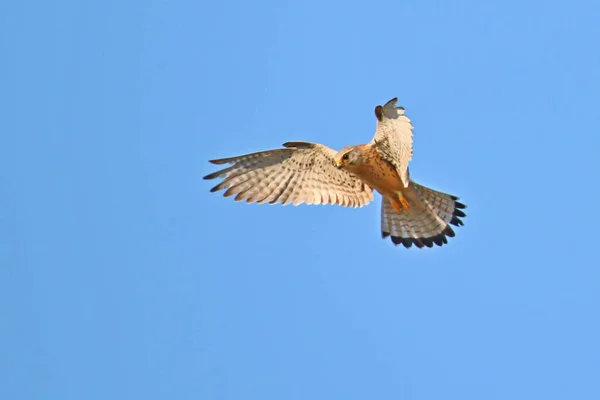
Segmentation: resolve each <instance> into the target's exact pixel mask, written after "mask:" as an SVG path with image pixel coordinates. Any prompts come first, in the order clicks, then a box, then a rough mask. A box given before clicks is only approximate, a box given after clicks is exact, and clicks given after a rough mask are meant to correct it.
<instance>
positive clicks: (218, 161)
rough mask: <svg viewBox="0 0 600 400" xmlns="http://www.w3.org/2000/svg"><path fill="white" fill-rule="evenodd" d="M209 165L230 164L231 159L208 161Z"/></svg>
mask: <svg viewBox="0 0 600 400" xmlns="http://www.w3.org/2000/svg"><path fill="white" fill-rule="evenodd" d="M208 162H209V163H211V164H217V165H219V164H226V163H227V162H229V158H219V159H218V160H208Z"/></svg>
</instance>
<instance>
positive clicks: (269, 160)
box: [204, 142, 373, 207]
mask: <svg viewBox="0 0 600 400" xmlns="http://www.w3.org/2000/svg"><path fill="white" fill-rule="evenodd" d="M283 146H284V147H285V148H284V149H275V150H267V151H261V152H258V153H252V154H246V155H242V156H237V157H231V158H222V159H219V160H211V161H210V162H211V163H213V164H218V165H219V164H232V165H231V166H229V167H227V168H225V169H222V170H220V171H217V172H214V173H212V174H210V175H207V176H205V177H204V179H214V178H223V181H222V182H221V183H219V184H218V185H217V186H215V187H213V188H212V189H211V192H215V191H218V190H222V189H227V190H226V191H225V193H224V194H223V195H224V196H225V197H227V196H233V195H235V198H234V199H235V200H236V201H240V200H245V201H246V202H247V203H254V202H256V203H258V204H263V203H271V204H274V203H281V204H283V205H287V204H294V205H298V204H302V203H306V204H338V205H341V206H345V207H362V206H364V205H367V204H369V203H370V202H371V201H372V200H373V192H372V190H371V188H370V187H369V186H367V185H366V184H365V183H364V182H363V181H362V180H360V179H359V178H358V177H357V176H355V175H353V174H351V173H349V172H347V171H344V170H342V169H338V168H337V167H336V166H335V162H334V156H335V154H336V152H335V150H333V149H331V148H329V147H327V146H324V145H321V144H316V143H309V142H288V143H284V144H283Z"/></svg>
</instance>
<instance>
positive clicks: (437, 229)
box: [204, 98, 466, 248]
mask: <svg viewBox="0 0 600 400" xmlns="http://www.w3.org/2000/svg"><path fill="white" fill-rule="evenodd" d="M397 102H398V99H397V98H394V99H392V100H390V101H388V102H387V103H386V104H385V105H384V106H380V105H379V106H377V107H375V116H376V117H377V129H376V131H375V137H373V139H372V140H371V141H370V142H369V143H368V144H361V145H357V146H347V147H344V148H343V149H341V150H340V151H338V152H336V151H335V150H333V149H331V148H329V147H327V146H324V145H322V144H317V143H309V142H287V143H284V144H283V146H284V147H285V148H281V149H275V150H267V151H261V152H258V153H252V154H246V155H242V156H237V157H230V158H222V159H219V160H211V161H210V162H211V163H213V164H231V166H229V167H227V168H224V169H222V170H220V171H217V172H214V173H212V174H210V175H207V176H205V177H204V179H214V178H223V181H222V182H221V183H219V184H218V185H217V186H215V187H213V188H212V189H211V192H215V191H218V190H222V189H227V190H226V191H225V193H224V194H223V195H224V196H225V197H227V196H233V195H235V200H236V201H240V200H246V202H247V203H253V202H256V203H258V204H263V203H271V204H274V203H282V204H283V205H287V204H293V205H298V204H301V203H306V204H338V205H341V206H345V207H362V206H365V205H367V204H368V203H370V202H371V201H372V200H373V191H372V189H375V190H376V191H377V192H379V193H380V194H381V196H382V197H383V200H382V206H381V233H382V237H383V238H386V237H388V236H389V237H390V238H391V240H392V242H393V243H394V244H395V245H399V244H402V245H404V246H405V247H407V248H408V247H411V246H412V245H413V244H414V245H415V246H417V247H419V248H423V247H425V246H427V247H433V245H434V244H436V245H438V246H442V245H443V244H445V243H448V240H447V238H446V237H447V236H448V237H454V231H453V230H452V228H451V227H450V225H455V226H461V225H463V222H462V220H461V219H460V218H462V217H466V214H465V213H464V212H463V211H462V210H463V209H464V208H466V206H465V205H464V204H463V203H460V202H459V201H458V197H456V196H452V195H450V194H446V193H441V192H438V191H435V190H433V189H429V188H427V187H425V186H421V185H419V184H417V183H415V182H413V181H412V180H411V179H410V174H409V170H408V163H409V162H410V160H411V158H412V152H413V151H412V143H413V133H412V128H413V126H412V124H411V122H410V119H409V118H408V117H407V116H406V115H405V114H404V108H402V107H396V103H397Z"/></svg>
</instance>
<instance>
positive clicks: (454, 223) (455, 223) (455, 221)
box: [450, 216, 464, 226]
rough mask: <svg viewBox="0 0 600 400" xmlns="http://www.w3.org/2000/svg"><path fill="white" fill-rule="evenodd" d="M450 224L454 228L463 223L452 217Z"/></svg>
mask: <svg viewBox="0 0 600 400" xmlns="http://www.w3.org/2000/svg"><path fill="white" fill-rule="evenodd" d="M450 223H451V224H452V225H454V226H463V225H464V223H463V222H462V221H461V220H460V218H458V217H457V216H453V217H452V219H451V220H450Z"/></svg>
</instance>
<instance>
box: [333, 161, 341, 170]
mask: <svg viewBox="0 0 600 400" xmlns="http://www.w3.org/2000/svg"><path fill="white" fill-rule="evenodd" d="M335 166H336V167H337V169H342V163H341V162H340V161H336V162H335Z"/></svg>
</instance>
